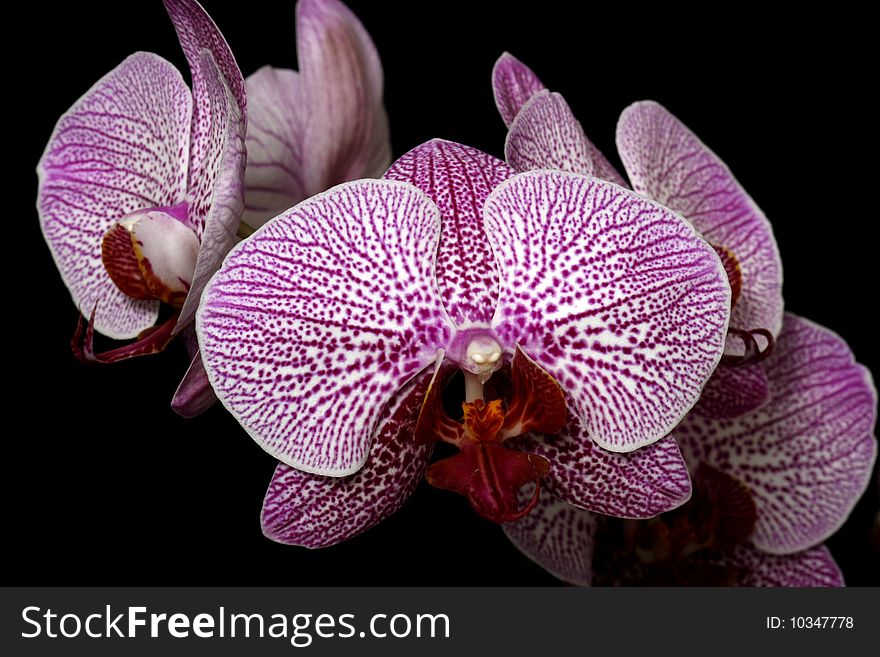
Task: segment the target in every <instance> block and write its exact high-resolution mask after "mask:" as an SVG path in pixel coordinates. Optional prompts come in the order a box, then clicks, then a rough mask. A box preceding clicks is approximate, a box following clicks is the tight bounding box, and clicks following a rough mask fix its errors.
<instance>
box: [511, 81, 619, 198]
mask: <svg viewBox="0 0 880 657" xmlns="http://www.w3.org/2000/svg"><path fill="white" fill-rule="evenodd" d="M504 157H505V159H506V160H507V162H508V164H510V165H511V166H512V167H513V168H514V169H516V170H517V171H533V170H535V169H557V170H559V171H570V172H571V173H581V174H584V175H591V176H596V177H597V178H601V179H602V180H607V181H608V182H613V183H615V184H617V185H620V186H621V187H626V186H627V184H626V181H624V179H623V177H622V176H621V175H620V174H619V173H617V170H616V169H615V168H614V167H613V166H612V165H611V163H610V162H609V161H608V160H607V159H606V158H605V156H604V155H603V154H602V152H601V151H600V150H599V149H598V148H596V147H595V146H594V145H593V143H592V142H591V141H590V140H589V139H588V138H587V135H586V134H584V129H583V128H582V127H581V124H580V123H579V122H578V120H577V119H576V118H575V117H574V114H572V112H571V109H570V108H569V107H568V103H566V102H565V99H564V98H563V97H562V96H561V95H560V94H557V93H550V92H549V91H541V92H538V93H536V94H535V95H533V96H532V97H531V99H530V100H529V101H528V102H527V103H526V104H525V105H524V106H523V108H522V109H521V110H520V112H519V114H517V116H516V119H515V120H514V121H513V124H512V125H511V126H510V132H508V133H507V140H506V142H505V144H504Z"/></svg>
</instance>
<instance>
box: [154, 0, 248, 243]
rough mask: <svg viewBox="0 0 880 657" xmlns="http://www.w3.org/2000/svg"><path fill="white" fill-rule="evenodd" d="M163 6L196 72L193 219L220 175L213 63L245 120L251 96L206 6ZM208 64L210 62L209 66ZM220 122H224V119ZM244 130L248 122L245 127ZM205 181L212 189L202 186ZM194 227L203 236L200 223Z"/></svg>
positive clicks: (173, 2)
mask: <svg viewBox="0 0 880 657" xmlns="http://www.w3.org/2000/svg"><path fill="white" fill-rule="evenodd" d="M163 1H164V2H165V9H166V10H167V11H168V15H169V16H170V18H171V22H172V23H173V24H174V29H175V30H176V32H177V38H178V40H179V41H180V47H181V48H182V49H183V54H184V55H186V60H187V62H189V70H190V74H191V76H192V87H193V88H192V98H193V114H192V140H191V143H190V151H189V152H190V170H189V184H188V187H189V189H190V190H193V189H198V190H200V193H196V194H195V197H196V199H197V202H196V203H195V207H191V212H195V215H196V217H195V218H194V224H200V223H202V222H203V221H204V217H205V215H206V214H207V211H208V207H207V206H206V203H207V201H208V199H209V198H210V183H211V181H213V179H214V176H215V175H216V170H215V168H214V167H215V166H216V162H217V160H218V159H219V157H218V155H217V151H221V152H222V151H223V146H222V137H221V138H220V139H219V140H218V135H224V134H225V130H224V129H223V128H221V129H219V130H218V129H217V128H216V127H215V126H213V125H212V124H213V123H214V122H215V121H217V120H218V117H217V116H216V107H217V98H216V96H217V92H216V88H217V83H216V81H214V80H213V78H215V77H216V76H217V73H216V72H215V70H214V69H218V70H219V74H220V77H221V78H222V79H224V81H225V83H226V85H228V87H229V89H230V92H231V94H232V97H233V98H234V99H235V104H236V105H237V106H238V108H239V118H240V120H241V121H242V123H244V120H245V118H244V117H246V116H247V99H246V96H245V88H244V77H243V76H242V74H241V71H240V70H239V68H238V64H236V62H235V57H234V56H233V55H232V51H231V50H230V49H229V45H228V44H227V43H226V39H224V38H223V35H222V34H221V33H220V30H219V29H217V26H216V25H215V24H214V21H213V20H211V17H210V16H208V14H207V13H206V12H205V10H204V9H203V8H202V6H201V5H200V4H199V3H198V2H196V1H195V0H163ZM205 50H207V51H208V52H210V53H211V56H212V59H213V62H212V63H210V64H208V61H209V60H207V59H205V58H204V57H203V55H202V53H203V51H205ZM206 65H208V68H207V69H206V68H205V67H206ZM220 120H221V123H222V122H223V121H222V119H220ZM241 132H242V134H243V133H244V125H242V128H241ZM204 187H207V190H208V193H204V192H202V191H201V190H202V188H204ZM196 232H197V233H198V234H199V235H200V236H201V233H202V231H201V228H200V227H198V228H197V229H196Z"/></svg>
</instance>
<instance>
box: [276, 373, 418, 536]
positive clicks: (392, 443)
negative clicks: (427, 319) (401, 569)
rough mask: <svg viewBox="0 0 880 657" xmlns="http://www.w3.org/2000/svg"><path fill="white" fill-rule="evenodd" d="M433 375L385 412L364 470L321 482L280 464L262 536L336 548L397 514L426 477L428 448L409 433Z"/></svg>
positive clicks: (412, 384)
mask: <svg viewBox="0 0 880 657" xmlns="http://www.w3.org/2000/svg"><path fill="white" fill-rule="evenodd" d="M432 375H433V372H423V373H421V374H420V375H418V376H417V377H416V378H415V379H414V380H413V381H410V382H409V383H408V384H407V385H406V386H405V387H404V388H403V389H401V391H400V392H398V393H397V394H396V395H395V396H394V397H393V398H392V399H391V401H390V402H389V403H388V405H387V406H386V407H385V410H384V411H383V413H382V417H381V419H380V420H379V424H378V425H377V427H376V437H375V439H374V440H373V444H372V447H371V448H370V455H369V456H368V458H367V462H366V463H365V464H364V467H363V468H362V469H361V470H360V471H359V472H357V473H356V474H353V475H350V476H348V477H323V476H321V475H315V474H310V473H308V472H302V471H301V470H296V469H294V468H291V467H289V466H287V465H284V464H279V465H278V468H277V469H276V470H275V476H273V477H272V482H271V483H270V484H269V490H268V491H267V492H266V499H265V500H264V501H263V512H262V518H261V521H262V525H263V533H264V534H265V535H266V536H268V537H269V538H271V539H272V540H273V541H278V542H279V543H285V544H287V545H303V546H305V547H308V548H320V547H327V546H330V545H335V544H337V543H341V542H342V541H345V540H347V539H349V538H352V537H353V536H355V535H357V534H360V533H361V532H363V531H365V530H367V529H369V528H370V527H372V526H373V525H375V524H377V523H378V522H379V521H381V520H384V519H385V518H387V517H388V516H390V515H391V514H393V513H394V512H395V511H397V510H398V509H399V508H400V507H401V505H403V503H404V502H405V501H406V499H407V498H408V497H409V496H410V495H411V494H412V492H413V491H414V490H415V488H416V485H417V484H418V483H419V481H420V480H421V478H422V475H423V474H424V472H425V467H426V466H427V464H428V458H429V457H430V455H431V450H432V446H431V445H417V444H416V443H415V442H414V441H413V431H414V430H415V422H416V418H417V417H418V413H419V409H420V408H421V406H422V402H423V400H424V396H425V391H426V390H427V387H428V384H429V382H430V380H431V377H432Z"/></svg>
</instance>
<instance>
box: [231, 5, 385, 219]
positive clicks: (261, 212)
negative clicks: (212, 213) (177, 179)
mask: <svg viewBox="0 0 880 657" xmlns="http://www.w3.org/2000/svg"><path fill="white" fill-rule="evenodd" d="M296 40H297V54H298V60H299V67H300V70H299V72H298V73H297V72H294V71H290V70H284V69H276V68H272V67H264V68H262V69H260V70H258V71H257V72H256V73H254V74H253V75H251V76H250V77H249V78H248V80H247V92H248V102H249V103H250V109H249V112H250V114H249V121H250V126H249V130H248V141H247V145H248V168H247V179H246V187H247V191H246V194H247V196H246V208H245V209H246V212H245V217H244V220H245V221H246V222H247V223H248V224H250V225H252V226H259V225H262V224H263V223H264V222H265V221H266V220H267V219H269V218H271V217H273V216H275V215H276V214H278V213H279V212H281V211H282V210H285V209H287V208H289V207H290V206H292V205H294V204H296V203H298V202H300V201H301V200H303V199H304V198H307V197H308V196H312V195H314V194H317V193H318V192H322V191H324V190H325V189H327V188H329V187H332V186H333V185H336V184H338V183H342V182H345V181H347V180H353V179H355V178H371V177H379V176H381V175H382V173H383V172H384V171H385V169H386V168H387V167H388V164H389V163H390V162H391V142H390V139H389V133H388V118H387V115H386V113H385V109H384V106H383V103H382V93H383V86H384V81H383V73H382V63H381V61H380V60H379V55H378V53H377V52H376V47H375V46H374V45H373V42H372V40H371V39H370V36H369V34H368V33H367V31H366V30H365V29H364V27H363V25H362V24H361V23H360V21H358V19H357V17H356V16H355V15H354V14H353V13H352V12H351V11H350V10H349V9H348V8H347V7H346V6H345V5H344V4H343V3H341V2H338V1H337V0H300V1H299V2H298V3H297V6H296Z"/></svg>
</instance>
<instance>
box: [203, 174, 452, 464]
mask: <svg viewBox="0 0 880 657" xmlns="http://www.w3.org/2000/svg"><path fill="white" fill-rule="evenodd" d="M439 237H440V213H439V211H438V210H437V207H436V206H435V205H434V204H433V203H431V201H430V200H429V199H428V198H427V197H426V196H425V195H424V194H423V193H422V192H420V191H419V190H418V189H417V188H415V187H413V186H412V185H408V184H406V183H401V182H396V181H389V180H361V181H356V182H352V183H346V184H343V185H339V186H337V187H335V188H333V189H331V190H329V191H327V192H325V193H323V194H319V195H318V196H315V197H312V198H311V199H309V200H307V201H304V202H303V203H300V204H299V205H297V206H296V207H294V208H292V209H291V210H289V211H288V212H286V213H285V214H283V215H280V216H279V217H277V218H276V219H274V220H272V221H271V222H269V223H267V224H265V225H264V226H263V227H262V228H261V229H260V230H258V231H257V232H256V233H254V234H253V235H252V236H251V237H249V238H248V239H247V240H245V241H244V242H241V243H240V244H239V245H238V246H236V247H235V248H234V249H233V250H232V252H231V253H230V254H229V256H228V257H227V259H226V260H225V262H224V264H223V267H222V268H221V269H220V271H219V272H218V273H217V274H216V275H215V277H214V278H213V279H212V280H211V282H210V283H209V284H208V286H207V287H206V289H205V293H204V295H203V297H202V303H201V305H200V307H199V313H198V319H197V331H198V336H199V346H200V348H201V354H202V360H203V362H204V365H205V369H206V371H207V373H208V377H209V379H210V381H211V384H212V387H213V388H214V391H215V392H216V393H217V396H218V398H219V399H220V400H221V401H222V402H223V404H224V406H226V407H227V408H228V409H229V410H230V411H231V412H232V414H233V415H234V416H235V417H236V418H237V419H238V421H239V422H240V423H241V424H242V426H244V428H245V429H246V430H247V431H248V433H249V434H250V435H251V436H252V437H253V438H254V439H255V440H256V441H257V442H258V443H259V444H260V445H261V446H262V447H263V449H265V450H266V451H268V452H269V453H271V454H272V455H273V456H275V457H276V458H278V459H280V460H281V461H283V462H284V463H287V464H288V465H291V466H293V467H295V468H298V469H301V470H305V471H307V472H313V473H316V474H324V475H329V476H344V475H348V474H352V473H354V472H356V471H357V470H359V469H360V467H361V466H362V465H363V464H364V462H365V460H366V458H367V455H368V453H369V447H370V441H371V438H372V435H373V430H374V428H375V426H376V423H377V422H378V419H379V416H380V414H381V412H382V409H383V407H384V406H385V404H386V403H387V402H388V400H389V399H391V397H392V396H393V395H394V394H395V393H396V392H397V390H399V389H400V387H401V386H402V385H403V384H404V383H406V382H407V381H408V380H409V379H411V378H412V377H413V376H414V375H415V374H417V373H418V372H419V371H421V370H422V369H424V368H425V367H426V366H427V365H429V364H430V363H431V362H433V361H434V360H435V359H436V358H437V356H438V354H441V353H442V352H441V349H442V348H443V347H444V346H445V345H446V344H447V342H448V341H449V339H450V336H451V333H452V325H451V322H450V321H449V318H448V317H447V315H446V313H445V311H444V309H443V303H442V300H441V298H440V294H439V292H438V290H437V285H436V281H435V279H434V271H433V266H434V258H435V254H436V249H437V242H438V240H439Z"/></svg>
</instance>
